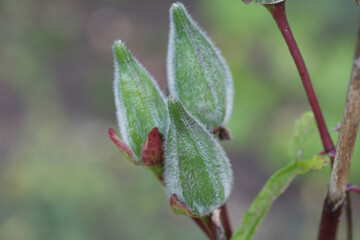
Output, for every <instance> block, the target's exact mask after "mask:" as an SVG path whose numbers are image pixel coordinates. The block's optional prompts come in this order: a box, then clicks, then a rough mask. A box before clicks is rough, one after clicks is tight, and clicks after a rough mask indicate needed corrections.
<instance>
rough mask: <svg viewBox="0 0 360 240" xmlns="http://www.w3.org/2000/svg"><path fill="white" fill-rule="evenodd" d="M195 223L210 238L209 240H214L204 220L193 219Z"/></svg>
mask: <svg viewBox="0 0 360 240" xmlns="http://www.w3.org/2000/svg"><path fill="white" fill-rule="evenodd" d="M191 219H192V220H194V222H195V223H196V224H197V225H198V226H199V227H200V228H201V230H202V231H203V232H204V233H205V234H206V236H208V238H209V239H211V240H212V239H214V237H213V235H212V233H211V232H210V231H209V229H208V227H207V226H206V225H205V223H204V222H203V220H202V219H200V218H191Z"/></svg>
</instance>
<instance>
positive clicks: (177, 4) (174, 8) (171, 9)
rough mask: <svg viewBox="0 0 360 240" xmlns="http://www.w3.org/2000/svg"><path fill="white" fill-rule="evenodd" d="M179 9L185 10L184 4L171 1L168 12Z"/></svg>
mask: <svg viewBox="0 0 360 240" xmlns="http://www.w3.org/2000/svg"><path fill="white" fill-rule="evenodd" d="M179 11H182V12H183V11H185V6H184V4H182V3H180V2H176V3H173V4H172V5H171V7H170V12H171V13H174V12H179Z"/></svg>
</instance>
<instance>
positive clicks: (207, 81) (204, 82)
mask: <svg viewBox="0 0 360 240" xmlns="http://www.w3.org/2000/svg"><path fill="white" fill-rule="evenodd" d="M167 73H168V81H169V91H170V95H172V96H174V97H176V98H178V99H180V100H181V102H182V103H183V105H184V107H185V108H186V109H187V110H188V111H189V112H190V113H191V114H192V115H193V116H194V117H195V118H196V119H198V120H199V121H200V122H202V123H203V124H205V126H206V127H207V128H216V127H218V126H220V125H223V124H224V123H226V121H227V120H228V119H229V117H230V114H231V109H232V103H233V80H232V76H231V72H230V70H229V67H228V65H227V64H226V62H225V59H224V58H223V57H222V56H221V53H220V51H219V50H218V49H217V48H216V47H215V46H214V44H213V43H212V42H211V40H210V39H209V38H208V37H207V36H206V34H205V32H203V31H202V30H201V29H200V27H199V26H198V25H197V24H196V23H195V22H194V20H193V19H192V18H191V17H190V15H189V14H188V12H187V11H186V9H185V7H184V6H183V5H182V4H181V3H174V4H173V5H172V6H171V8H170V34H169V46H168V57H167Z"/></svg>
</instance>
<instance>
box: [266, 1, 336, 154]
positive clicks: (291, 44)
mask: <svg viewBox="0 0 360 240" xmlns="http://www.w3.org/2000/svg"><path fill="white" fill-rule="evenodd" d="M265 6H266V8H267V9H268V10H269V11H270V13H271V15H272V16H273V18H274V20H275V22H276V24H277V25H278V27H279V29H280V31H281V33H282V35H283V37H284V39H285V41H286V44H287V46H288V48H289V50H290V53H291V55H292V57H293V59H294V62H295V64H296V67H297V69H298V71H299V74H300V77H301V81H302V83H303V85H304V88H305V91H306V95H307V97H308V100H309V103H310V106H311V109H312V111H313V112H314V116H315V119H316V124H317V127H318V129H319V133H320V137H321V140H322V144H323V146H324V149H325V152H326V153H327V154H328V155H329V156H330V157H333V156H334V155H335V147H334V144H333V142H332V140H331V138H330V134H329V132H328V130H327V127H326V124H325V121H324V117H323V115H322V113H321V109H320V106H319V103H318V100H317V98H316V95H315V91H314V88H313V86H312V83H311V80H310V76H309V73H308V71H307V68H306V66H305V62H304V59H303V57H302V56H301V53H300V50H299V48H298V46H297V44H296V41H295V38H294V36H293V34H292V32H291V29H290V26H289V23H288V20H287V17H286V12H285V1H283V2H279V3H276V4H271V5H265Z"/></svg>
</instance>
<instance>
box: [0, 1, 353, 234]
mask: <svg viewBox="0 0 360 240" xmlns="http://www.w3.org/2000/svg"><path fill="white" fill-rule="evenodd" d="M171 3H172V2H171V1H167V0H158V1H146V0H141V1H140V0H103V1H100V0H87V1H85V0H63V1H56V0H48V1H46V0H26V1H21V0H1V1H0V240H85V239H86V240H99V239H102V240H112V239H205V237H204V235H203V234H202V233H201V232H200V231H199V230H198V229H197V227H196V226H195V225H194V224H193V222H192V221H190V220H189V219H188V218H186V217H184V216H175V215H173V214H172V213H171V210H170V208H169V204H168V202H169V201H168V199H167V198H166V197H165V194H164V190H163V188H162V186H161V185H160V184H159V183H158V182H157V180H156V179H155V178H154V177H153V176H152V174H151V172H150V171H147V170H145V169H142V168H140V167H135V166H133V165H132V164H130V163H129V162H128V161H127V160H126V159H124V158H123V156H122V155H121V153H120V151H118V149H117V148H116V147H115V145H114V144H113V143H112V142H111V141H110V140H109V138H108V136H107V128H108V127H112V128H115V129H117V123H116V119H115V113H114V111H115V107H114V101H113V93H112V79H113V59H112V52H111V45H112V42H113V41H114V40H116V39H121V40H123V41H125V42H126V43H127V45H128V47H129V48H130V49H131V51H132V53H133V54H134V55H135V57H136V58H138V59H139V60H140V61H141V62H142V63H143V65H144V66H145V67H146V68H147V69H148V70H149V71H150V72H151V73H152V75H153V76H154V77H155V78H156V79H157V80H158V82H159V84H160V86H161V87H162V89H163V90H164V91H166V51H167V38H168V9H169V7H170V5H171ZM184 4H185V5H186V6H188V9H189V11H190V13H191V15H192V16H193V17H194V19H196V20H197V21H198V22H199V24H200V25H201V26H202V27H203V28H204V29H205V30H206V31H207V32H208V34H209V35H210V37H211V38H212V39H213V41H214V42H215V43H216V45H217V46H218V47H219V48H220V49H221V50H222V52H223V55H224V56H225V58H226V59H227V61H228V63H229V64H230V67H231V70H232V72H233V75H234V82H235V88H236V89H235V103H234V110H233V114H232V118H231V121H230V122H229V124H228V126H229V127H230V129H231V131H232V136H233V140H232V141H229V142H226V143H224V144H223V145H224V146H225V148H226V150H227V153H228V155H229V158H230V159H231V162H232V164H233V169H234V175H235V184H234V188H233V193H232V195H231V197H230V199H229V204H228V205H229V206H228V207H229V211H230V217H231V220H232V224H233V227H234V228H235V227H236V226H238V225H239V224H240V221H241V217H242V215H243V213H244V212H245V211H246V208H247V207H248V206H249V204H250V203H251V201H252V199H253V198H254V197H255V196H256V194H257V192H258V191H259V190H260V188H261V187H262V185H263V184H264V183H265V181H266V179H267V178H268V177H269V176H270V175H271V174H272V173H273V172H274V171H275V170H276V169H278V168H280V167H281V166H283V165H285V164H286V163H287V162H288V161H289V158H288V155H287V148H288V142H289V139H290V137H291V134H292V127H293V123H294V121H295V119H296V118H298V117H299V116H300V115H301V113H302V112H304V111H306V110H309V105H308V103H307V100H306V97H305V93H304V90H303V88H302V85H301V82H300V79H299V76H298V74H297V71H296V68H295V65H294V64H293V62H292V59H291V57H290V54H289V52H288V50H287V47H286V46H285V43H284V41H283V40H282V38H281V35H280V32H279V31H278V30H277V28H276V25H275V23H274V22H273V20H272V19H271V16H270V15H269V14H268V13H267V12H266V10H265V9H264V8H263V7H261V6H258V5H255V4H250V5H248V6H246V5H245V4H243V3H242V2H241V1H240V0H227V1H220V0H199V1H190V0H187V1H184ZM287 10H288V16H289V21H290V24H291V25H292V28H293V32H294V35H295V37H296V38H297V41H298V44H299V47H300V49H301V50H302V52H303V55H304V58H305V61H306V63H307V66H308V68H309V71H310V74H311V76H312V79H313V83H314V88H315V90H316V92H317V94H318V98H319V102H320V105H321V107H322V109H323V113H324V116H325V119H326V122H327V125H328V127H329V128H332V127H334V126H335V125H336V123H338V122H341V118H342V112H343V107H344V104H345V97H346V90H347V85H348V81H349V77H350V72H351V66H352V58H353V52H354V50H353V48H354V44H355V37H356V27H357V14H358V7H357V6H356V5H355V3H354V1H343V0H328V1H326V4H325V2H324V1H313V0H302V1H295V0H288V1H287ZM332 136H333V139H334V140H335V142H336V140H337V137H338V134H337V133H336V132H333V133H332ZM358 145H359V144H357V147H356V150H355V155H354V161H353V166H352V170H351V176H350V179H351V181H352V182H354V183H357V184H360V175H359V174H358V172H359V170H360V148H359V146H358ZM321 150H322V147H321V144H320V142H319V136H318V134H317V133H315V134H314V138H313V142H312V143H311V144H309V147H308V148H307V149H306V153H307V154H314V153H318V152H320V151H321ZM329 173H330V169H329V167H327V168H326V169H324V170H322V171H318V172H312V173H310V174H307V175H305V176H301V177H299V178H297V179H296V181H295V182H294V183H293V184H292V185H291V187H290V188H289V189H288V190H287V191H286V192H285V193H284V194H283V195H282V196H281V197H280V198H279V199H278V200H277V201H276V203H275V204H274V206H273V207H272V208H271V210H270V212H269V214H268V215H267V216H266V218H265V220H264V222H263V223H261V225H260V227H259V229H258V232H257V233H256V234H255V237H254V239H295V240H296V239H315V238H316V235H317V227H318V223H319V219H320V213H321V206H322V201H323V198H324V196H325V194H326V191H327V182H328V180H329ZM353 208H354V225H355V226H359V224H360V215H359V214H358V213H359V211H360V198H359V197H358V196H354V197H353ZM344 229H345V228H344V216H343V217H342V222H341V229H340V232H339V239H344V236H345V235H344V234H345V230H344ZM354 231H355V232H354V234H355V238H354V239H360V229H359V228H357V227H355V228H354Z"/></svg>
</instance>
